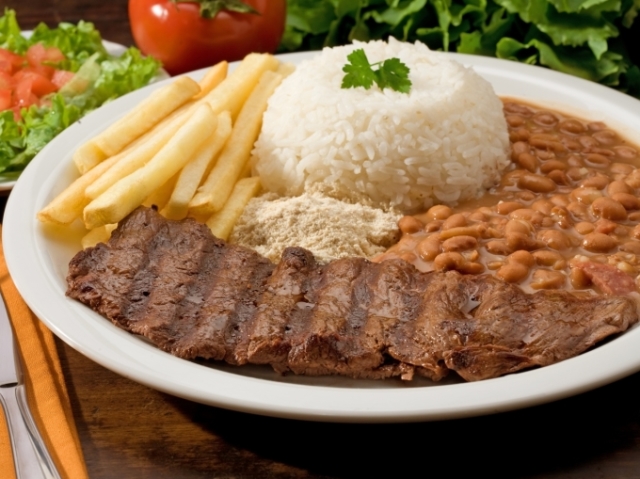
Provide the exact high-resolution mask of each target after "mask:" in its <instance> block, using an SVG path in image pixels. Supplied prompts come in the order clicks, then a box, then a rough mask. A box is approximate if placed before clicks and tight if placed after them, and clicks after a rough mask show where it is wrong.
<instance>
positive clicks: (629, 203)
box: [611, 193, 640, 211]
mask: <svg viewBox="0 0 640 479" xmlns="http://www.w3.org/2000/svg"><path fill="white" fill-rule="evenodd" d="M611 199H612V200H615V201H617V202H618V203H620V204H621V205H622V206H624V209H625V210H627V211H629V210H640V198H638V197H637V196H635V195H633V194H630V193H614V194H612V195H611Z"/></svg>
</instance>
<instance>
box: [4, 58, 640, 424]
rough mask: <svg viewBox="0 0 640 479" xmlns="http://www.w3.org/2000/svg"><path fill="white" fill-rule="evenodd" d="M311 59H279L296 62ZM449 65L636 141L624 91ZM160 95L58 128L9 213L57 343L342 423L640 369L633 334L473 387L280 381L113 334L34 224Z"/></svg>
mask: <svg viewBox="0 0 640 479" xmlns="http://www.w3.org/2000/svg"><path fill="white" fill-rule="evenodd" d="M310 55H311V54H308V53H303V54H293V55H287V56H286V57H287V58H286V59H287V60H289V61H293V62H298V61H300V60H302V59H304V58H307V57H309V56H310ZM456 58H457V59H458V60H459V61H461V62H463V63H465V64H468V65H471V66H473V67H474V68H475V69H476V70H477V71H478V72H479V73H480V74H481V75H482V76H484V77H485V78H487V79H488V80H489V81H490V82H491V83H492V84H493V85H494V87H495V90H496V91H497V93H498V94H499V95H501V96H511V97H519V98H524V99H527V100H530V101H532V102H535V103H538V104H548V105H552V106H554V107H555V108H558V109H561V110H566V111H572V112H579V113H580V114H581V115H582V116H583V117H589V118H592V119H600V120H604V121H606V122H608V123H609V124H610V125H612V126H615V127H618V128H619V131H623V132H637V133H640V102H639V101H637V100H634V99H633V98H630V97H628V96H626V95H624V94H621V93H618V92H616V91H613V90H611V89H608V88H605V87H602V86H599V85H596V84H593V83H590V82H586V81H583V80H579V79H576V78H573V77H569V76H566V75H563V74H559V73H556V72H553V71H549V70H546V69H542V68H537V67H532V66H528V65H522V64H518V63H513V62H507V61H501V60H496V59H491V58H484V57H473V56H465V55H456ZM193 75H194V76H195V77H198V76H199V75H202V72H195V73H194V74H193ZM161 84H162V83H161ZM158 86H159V85H152V86H150V87H147V88H144V89H142V90H139V91H136V92H133V93H131V94H129V95H126V96H125V97H123V98H121V99H119V100H116V101H114V102H112V103H110V104H108V105H106V106H105V107H103V108H101V109H99V110H97V111H95V112H93V113H92V114H90V115H88V116H86V117H85V118H84V119H83V120H82V121H80V122H79V123H78V124H76V125H73V126H71V127H70V128H69V129H67V130H66V131H64V132H63V133H62V134H61V135H60V136H58V137H57V138H56V139H55V140H54V141H52V142H51V143H50V144H49V145H48V146H47V147H46V148H45V149H44V150H43V151H42V152H41V153H40V154H39V155H38V156H37V157H36V158H35V159H34V160H33V161H32V162H31V164H30V165H29V166H28V167H27V169H26V170H25V172H24V173H23V175H22V176H21V178H20V180H19V181H18V182H17V184H16V186H15V188H14V190H13V192H12V194H11V196H10V198H9V203H8V205H7V209H6V212H5V217H4V228H3V231H4V233H3V242H4V250H5V255H6V258H7V263H8V266H9V271H10V273H11V276H12V277H13V280H14V281H15V283H16V285H17V287H18V290H19V291H20V293H21V294H22V295H23V297H24V299H25V300H26V302H27V303H28V304H29V306H30V307H31V308H32V309H33V311H34V312H35V313H36V314H37V315H38V317H40V318H41V319H42V320H43V321H44V322H45V323H46V324H47V326H49V327H50V328H51V329H52V330H53V332H54V333H55V334H57V335H58V336H59V337H60V338H62V339H63V340H64V341H65V342H67V343H68V344H69V345H71V346H72V347H73V348H75V349H77V350H78V351H80V352H81V353H83V354H85V355H86V356H88V357H89V358H91V359H93V360H94V361H96V362H98V363H100V364H102V365H103V366H105V367H107V368H109V369H111V370H113V371H115V372H117V373H119V374H121V375H123V376H126V377H128V378H131V379H133V380H135V381H138V382H140V383H143V384H145V385H147V386H149V387H152V388H155V389H158V390H161V391H164V392H167V393H170V394H173V395H176V396H181V397H183V398H187V399H190V400H193V401H198V402H201V403H205V404H209V405H213V406H219V407H223V408H229V409H234V410H238V411H245V412H251V413H258V414H265V415H272V416H280V417H288V418H299V419H310V420H318V421H323V420H326V421H345V422H347V421H350V422H382V421H414V420H435V419H446V418H455V417H464V416H472V415H480V414H488V413H495V412H499V411H507V410H511V409H516V408H522V407H526V406H531V405H534V404H539V403H543V402H547V401H552V400H556V399H559V398H562V397H566V396H570V395H573V394H577V393H580V392H583V391H586V390H589V389H592V388H595V387H598V386H601V385H603V384H606V383H609V382H612V381H615V380H617V379H620V378H622V377H624V376H626V375H629V374H631V373H633V372H635V371H638V370H640V328H636V329H633V330H631V331H629V332H627V333H625V334H623V335H621V336H620V337H618V338H616V339H615V340H612V341H609V342H607V343H606V344H604V345H602V346H600V347H598V348H596V349H594V350H592V351H589V352H587V353H585V354H582V355H580V356H578V357H576V358H573V359H570V360H567V361H563V362H561V363H558V364H555V365H552V366H547V367H544V368H540V369H536V370H532V371H526V372H522V373H519V374H512V375H509V376H505V377H501V378H497V379H490V380H486V381H480V382H475V383H456V382H454V381H449V382H444V383H440V384H433V383H430V382H428V381H426V380H419V381H417V382H416V383H415V384H404V383H402V382H401V381H399V380H389V381H364V380H350V379H345V378H334V377H327V378H305V377H294V376H286V377H278V376H277V375H275V374H274V373H272V372H271V371H270V370H269V369H268V368H261V367H241V368H232V367H229V366H225V365H210V364H207V365H203V364H197V363H195V362H189V361H185V360H182V359H178V358H175V357H173V356H171V355H169V354H167V353H164V352H162V351H160V350H158V349H156V348H155V347H153V346H151V345H150V344H148V343H146V342H145V341H143V340H141V339H139V338H138V337H135V336H133V335H131V334H129V333H126V332H124V331H122V330H120V329H118V328H117V327H115V326H114V325H112V324H111V323H110V322H109V321H107V320H106V319H104V318H102V317H100V316H99V315H98V314H96V313H94V312H93V311H91V310H89V309H88V308H87V307H85V306H83V305H82V304H80V303H78V302H75V301H72V300H70V299H68V298H66V297H65V290H66V282H65V276H66V273H67V264H68V261H69V259H70V258H71V256H72V255H73V254H74V253H75V252H76V250H77V249H79V247H78V246H77V243H75V242H74V241H75V240H76V238H71V237H70V236H69V234H68V233H61V232H59V231H56V230H53V229H45V228H44V227H43V226H42V225H41V224H39V223H38V222H37V221H36V219H35V216H36V212H37V211H39V210H40V209H41V208H42V207H43V206H44V205H45V204H46V203H48V201H49V200H50V199H51V198H52V197H53V196H54V195H55V194H56V193H57V192H59V191H60V190H61V189H63V188H64V187H65V186H66V185H67V184H68V183H69V181H70V180H71V179H72V178H73V176H74V168H73V166H72V161H71V154H72V152H73V150H74V149H75V147H77V146H78V145H79V144H81V143H82V142H84V141H85V140H87V139H88V138H90V137H92V136H94V135H95V134H96V133H97V132H98V131H100V130H102V129H104V128H105V127H106V126H107V125H108V124H109V123H111V122H112V121H113V120H114V119H115V118H117V117H119V116H121V115H122V114H124V113H125V112H126V111H127V110H128V109H129V108H131V106H132V105H134V104H136V103H138V102H139V101H141V100H142V99H143V98H145V97H146V96H147V95H148V94H149V93H150V92H151V91H152V90H153V89H155V88H157V87H158ZM614 119H615V121H614ZM65 235H66V236H65Z"/></svg>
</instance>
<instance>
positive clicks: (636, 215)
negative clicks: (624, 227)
mask: <svg viewBox="0 0 640 479" xmlns="http://www.w3.org/2000/svg"><path fill="white" fill-rule="evenodd" d="M627 220H629V221H633V222H637V221H640V211H632V212H631V213H629V214H628V215H627Z"/></svg>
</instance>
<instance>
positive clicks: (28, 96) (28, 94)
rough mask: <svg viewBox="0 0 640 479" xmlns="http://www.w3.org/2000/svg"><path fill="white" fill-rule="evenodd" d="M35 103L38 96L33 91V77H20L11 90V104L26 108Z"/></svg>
mask: <svg viewBox="0 0 640 479" xmlns="http://www.w3.org/2000/svg"><path fill="white" fill-rule="evenodd" d="M36 103H38V97H37V96H36V95H35V94H34V93H33V77H29V76H26V77H23V78H21V79H20V80H19V81H18V82H17V83H16V88H15V90H14V91H13V105H14V106H16V107H20V108H26V107H28V106H31V105H34V104H36Z"/></svg>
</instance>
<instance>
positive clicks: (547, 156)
mask: <svg viewBox="0 0 640 479" xmlns="http://www.w3.org/2000/svg"><path fill="white" fill-rule="evenodd" d="M534 152H535V154H536V156H537V157H538V159H540V160H541V161H550V160H553V159H555V157H556V154H555V153H554V152H553V150H540V149H535V150H534Z"/></svg>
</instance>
